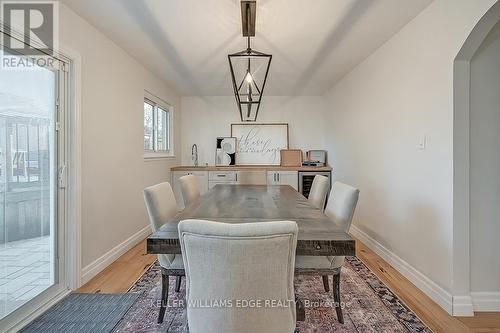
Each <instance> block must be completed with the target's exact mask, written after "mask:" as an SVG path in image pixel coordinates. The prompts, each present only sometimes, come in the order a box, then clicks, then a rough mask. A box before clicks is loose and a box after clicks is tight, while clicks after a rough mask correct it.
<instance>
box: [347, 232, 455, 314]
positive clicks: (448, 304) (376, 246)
mask: <svg viewBox="0 0 500 333" xmlns="http://www.w3.org/2000/svg"><path fill="white" fill-rule="evenodd" d="M350 232H351V234H352V235H353V236H354V237H356V238H358V239H359V240H360V241H362V242H363V243H364V244H365V245H366V246H368V247H369V248H370V249H371V250H372V251H373V252H375V253H376V254H378V255H379V256H380V257H382V259H384V260H385V261H387V262H388V263H389V264H390V265H391V266H392V267H394V268H395V269H396V270H397V271H398V272H399V273H401V274H402V275H403V276H404V277H405V278H407V279H408V280H410V282H411V283H413V284H414V285H415V286H416V287H417V288H419V289H420V290H421V291H422V292H424V293H425V294H426V295H427V296H429V297H430V298H431V299H432V300H433V301H434V302H436V303H437V304H438V305H439V306H440V307H442V308H443V309H444V310H445V311H446V312H448V313H449V314H452V312H453V306H452V305H453V298H452V295H451V294H450V293H449V292H447V291H446V290H444V289H443V288H442V287H440V286H439V285H437V284H436V283H435V282H434V281H432V280H431V279H429V278H428V277H427V276H425V275H424V274H422V273H421V272H420V271H418V270H417V269H415V268H414V267H413V266H411V265H410V264H408V263H407V262H406V261H404V260H403V259H401V258H400V257H399V256H397V255H396V254H394V253H393V252H391V251H390V250H389V249H387V248H386V247H385V246H383V245H382V244H380V243H379V242H377V241H376V240H375V239H373V238H372V237H370V236H369V235H368V234H366V233H365V232H363V231H361V230H360V229H359V228H358V227H356V226H355V225H351V229H350Z"/></svg>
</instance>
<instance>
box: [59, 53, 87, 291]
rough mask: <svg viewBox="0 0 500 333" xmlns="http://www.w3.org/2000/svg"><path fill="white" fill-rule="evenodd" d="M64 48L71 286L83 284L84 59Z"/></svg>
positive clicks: (67, 221)
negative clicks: (67, 66) (68, 63)
mask: <svg viewBox="0 0 500 333" xmlns="http://www.w3.org/2000/svg"><path fill="white" fill-rule="evenodd" d="M60 51H61V53H62V54H64V55H65V56H66V57H68V58H69V59H70V60H71V69H70V71H69V73H70V77H69V85H70V89H69V90H70V91H69V93H70V94H71V96H70V97H69V98H70V105H69V110H68V112H67V116H68V128H69V135H68V143H67V144H68V149H67V150H68V152H69V154H68V176H69V177H68V183H69V193H68V211H67V220H66V224H67V237H68V240H67V242H66V244H67V248H66V251H67V253H68V255H67V256H66V258H67V259H66V260H67V261H68V262H67V267H68V272H67V275H68V277H67V285H68V287H69V288H70V289H73V290H74V289H77V288H79V287H80V286H81V276H82V270H81V268H82V265H81V234H82V231H81V230H82V226H81V225H82V223H81V220H82V213H81V206H82V204H81V192H82V189H81V183H82V181H81V170H82V164H81V163H82V158H81V156H82V130H81V84H82V83H81V75H82V72H81V69H82V65H81V64H82V59H81V56H80V53H78V51H76V50H74V49H72V48H67V47H64V46H60Z"/></svg>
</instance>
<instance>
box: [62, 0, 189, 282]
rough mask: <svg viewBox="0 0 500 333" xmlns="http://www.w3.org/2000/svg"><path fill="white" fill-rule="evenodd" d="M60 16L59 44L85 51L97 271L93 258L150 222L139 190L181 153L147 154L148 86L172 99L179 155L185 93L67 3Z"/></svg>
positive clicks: (87, 212) (85, 260) (86, 227)
mask: <svg viewBox="0 0 500 333" xmlns="http://www.w3.org/2000/svg"><path fill="white" fill-rule="evenodd" d="M60 18H61V19H60V38H61V46H62V47H63V49H64V48H66V49H70V50H73V51H75V52H77V53H79V54H80V56H81V82H79V83H80V85H81V128H82V147H81V149H82V170H81V171H82V198H81V200H82V202H81V204H82V207H81V211H82V222H81V223H82V244H81V245H82V268H83V269H84V273H85V272H86V271H88V270H89V267H91V268H92V269H93V270H91V273H95V270H96V269H97V270H98V269H99V268H101V266H99V265H97V266H96V260H98V259H99V258H101V256H103V255H105V254H106V253H107V252H108V251H110V250H111V249H113V248H115V247H116V246H117V245H119V244H121V243H122V242H124V241H125V240H126V239H128V238H129V237H131V236H132V235H134V234H136V233H137V232H138V231H140V230H141V229H143V228H144V227H146V226H147V225H148V219H147V215H146V211H145V208H144V203H143V197H142V190H143V188H144V187H145V186H147V185H151V184H154V183H158V182H161V181H165V180H169V179H170V172H169V167H170V166H173V165H177V164H179V161H180V158H175V159H169V160H164V159H163V160H156V161H145V160H144V159H143V131H144V128H143V98H144V90H145V89H146V90H148V91H150V92H151V93H153V94H155V95H157V96H159V97H160V98H162V99H163V100H165V101H167V102H168V103H170V104H172V105H173V106H174V108H175V111H176V117H175V125H174V126H175V129H176V130H177V131H176V140H175V145H176V147H175V149H176V151H177V153H178V155H177V156H179V155H180V136H179V131H178V129H179V128H180V98H179V96H178V95H177V94H176V93H175V92H174V91H173V90H172V89H170V88H169V87H168V86H167V85H166V84H165V83H164V82H163V81H161V80H159V79H158V78H157V77H156V76H155V75H154V74H153V73H151V72H149V71H147V70H146V69H145V68H144V67H143V66H142V65H141V64H140V63H139V62H137V61H136V60H135V59H133V58H132V57H130V56H129V55H128V54H127V53H125V52H124V51H123V50H122V49H120V48H119V47H118V46H116V45H115V44H114V43H113V42H112V41H111V40H110V39H108V38H106V37H105V36H104V35H102V34H101V33H100V32H99V31H97V30H96V29H95V28H94V27H93V26H91V25H90V24H89V23H87V22H86V21H84V20H83V19H82V18H81V17H79V16H77V15H76V14H75V13H74V12H73V11H71V10H70V9H69V8H68V7H66V6H65V5H64V4H62V3H61V6H60ZM101 259H103V258H101ZM98 262H102V261H98ZM92 263H94V264H93V265H92ZM104 264H106V262H104ZM89 277H90V276H88V274H87V276H86V278H87V279H88V278H89Z"/></svg>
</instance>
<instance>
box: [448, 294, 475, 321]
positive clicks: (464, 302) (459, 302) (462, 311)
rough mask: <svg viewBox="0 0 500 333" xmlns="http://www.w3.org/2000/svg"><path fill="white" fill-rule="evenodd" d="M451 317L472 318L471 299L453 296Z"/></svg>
mask: <svg viewBox="0 0 500 333" xmlns="http://www.w3.org/2000/svg"><path fill="white" fill-rule="evenodd" d="M453 315H454V316H458V317H472V316H474V309H473V306H472V297H470V296H453Z"/></svg>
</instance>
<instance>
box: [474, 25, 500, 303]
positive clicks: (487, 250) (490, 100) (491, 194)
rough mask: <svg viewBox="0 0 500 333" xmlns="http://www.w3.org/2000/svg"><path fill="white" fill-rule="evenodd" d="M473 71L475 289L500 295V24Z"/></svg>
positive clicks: (475, 60)
mask: <svg viewBox="0 0 500 333" xmlns="http://www.w3.org/2000/svg"><path fill="white" fill-rule="evenodd" d="M470 73H471V86H470V87H471V88H470V89H471V101H470V158H471V165H470V200H471V203H470V229H471V234H470V237H471V289H472V291H473V292H497V293H500V255H499V254H500V243H499V242H498V235H500V205H499V203H500V175H499V170H500V150H499V147H500V23H498V24H497V25H496V26H495V28H494V29H493V31H492V32H491V33H490V34H489V35H488V37H487V38H486V40H485V41H484V42H483V44H482V46H481V48H480V49H479V50H478V51H477V53H476V55H475V56H474V58H473V59H472V61H471V72H470Z"/></svg>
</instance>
